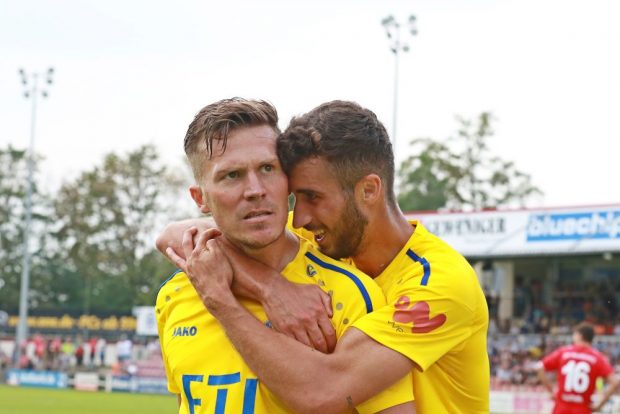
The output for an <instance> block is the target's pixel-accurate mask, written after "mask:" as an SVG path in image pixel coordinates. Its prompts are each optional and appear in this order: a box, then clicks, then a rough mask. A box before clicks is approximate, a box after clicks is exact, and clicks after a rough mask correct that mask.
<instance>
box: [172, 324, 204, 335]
mask: <svg viewBox="0 0 620 414" xmlns="http://www.w3.org/2000/svg"><path fill="white" fill-rule="evenodd" d="M197 332H198V328H196V327H195V326H190V327H187V326H179V327H177V328H174V330H173V331H172V336H195V335H196V333H197Z"/></svg>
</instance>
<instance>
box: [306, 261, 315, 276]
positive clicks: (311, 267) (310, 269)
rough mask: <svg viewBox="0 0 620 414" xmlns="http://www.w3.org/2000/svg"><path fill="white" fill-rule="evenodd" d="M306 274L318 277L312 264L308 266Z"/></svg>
mask: <svg viewBox="0 0 620 414" xmlns="http://www.w3.org/2000/svg"><path fill="white" fill-rule="evenodd" d="M306 274H307V275H308V276H310V277H312V276H314V275H316V269H315V268H314V266H312V265H311V264H309V265H308V266H306Z"/></svg>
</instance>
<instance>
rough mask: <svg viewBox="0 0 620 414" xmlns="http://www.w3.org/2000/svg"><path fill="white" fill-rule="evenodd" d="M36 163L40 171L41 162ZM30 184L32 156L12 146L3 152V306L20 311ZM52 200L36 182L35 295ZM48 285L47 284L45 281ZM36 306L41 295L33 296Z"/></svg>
mask: <svg viewBox="0 0 620 414" xmlns="http://www.w3.org/2000/svg"><path fill="white" fill-rule="evenodd" d="M33 161H34V171H35V172H36V165H37V161H38V160H37V159H35V160H33ZM35 177H36V175H35ZM27 183H28V154H27V152H26V151H24V150H19V149H15V148H13V147H11V146H8V147H7V148H6V149H0V304H2V307H4V308H16V307H17V306H18V304H19V289H20V283H21V274H22V260H23V253H24V246H23V242H24V228H25V221H26V192H27ZM48 200H49V199H48V198H47V197H46V196H45V195H43V194H41V193H40V191H39V187H38V186H37V185H36V182H35V183H34V185H33V187H32V226H31V233H30V234H31V236H30V243H29V252H30V254H31V274H32V275H36V276H37V277H36V278H32V279H34V280H35V281H34V283H31V286H32V287H34V289H33V292H37V290H38V289H37V288H38V287H39V286H40V285H41V282H43V281H44V279H45V277H44V273H45V272H44V270H43V269H44V267H45V265H44V257H43V256H44V251H45V237H44V228H45V226H46V224H47V223H48V222H49V217H48V213H49V202H48ZM43 283H45V282H43ZM31 300H33V301H34V302H35V304H36V302H37V300H38V299H37V294H34V295H31Z"/></svg>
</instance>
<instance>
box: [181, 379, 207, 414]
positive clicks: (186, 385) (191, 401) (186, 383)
mask: <svg viewBox="0 0 620 414" xmlns="http://www.w3.org/2000/svg"><path fill="white" fill-rule="evenodd" d="M203 378H204V376H203V375H183V377H182V379H183V392H184V393H185V398H186V399H187V406H188V408H189V414H194V407H195V406H199V407H200V405H201V404H202V400H201V399H200V398H194V397H192V390H191V389H190V383H192V382H202V379H203Z"/></svg>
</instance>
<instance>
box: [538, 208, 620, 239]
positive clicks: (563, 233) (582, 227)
mask: <svg viewBox="0 0 620 414" xmlns="http://www.w3.org/2000/svg"><path fill="white" fill-rule="evenodd" d="M618 236H620V210H615V211H599V212H586V213H568V214H534V215H531V216H530V219H529V223H528V225H527V241H548V240H581V239H615V238H617V237H618Z"/></svg>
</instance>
